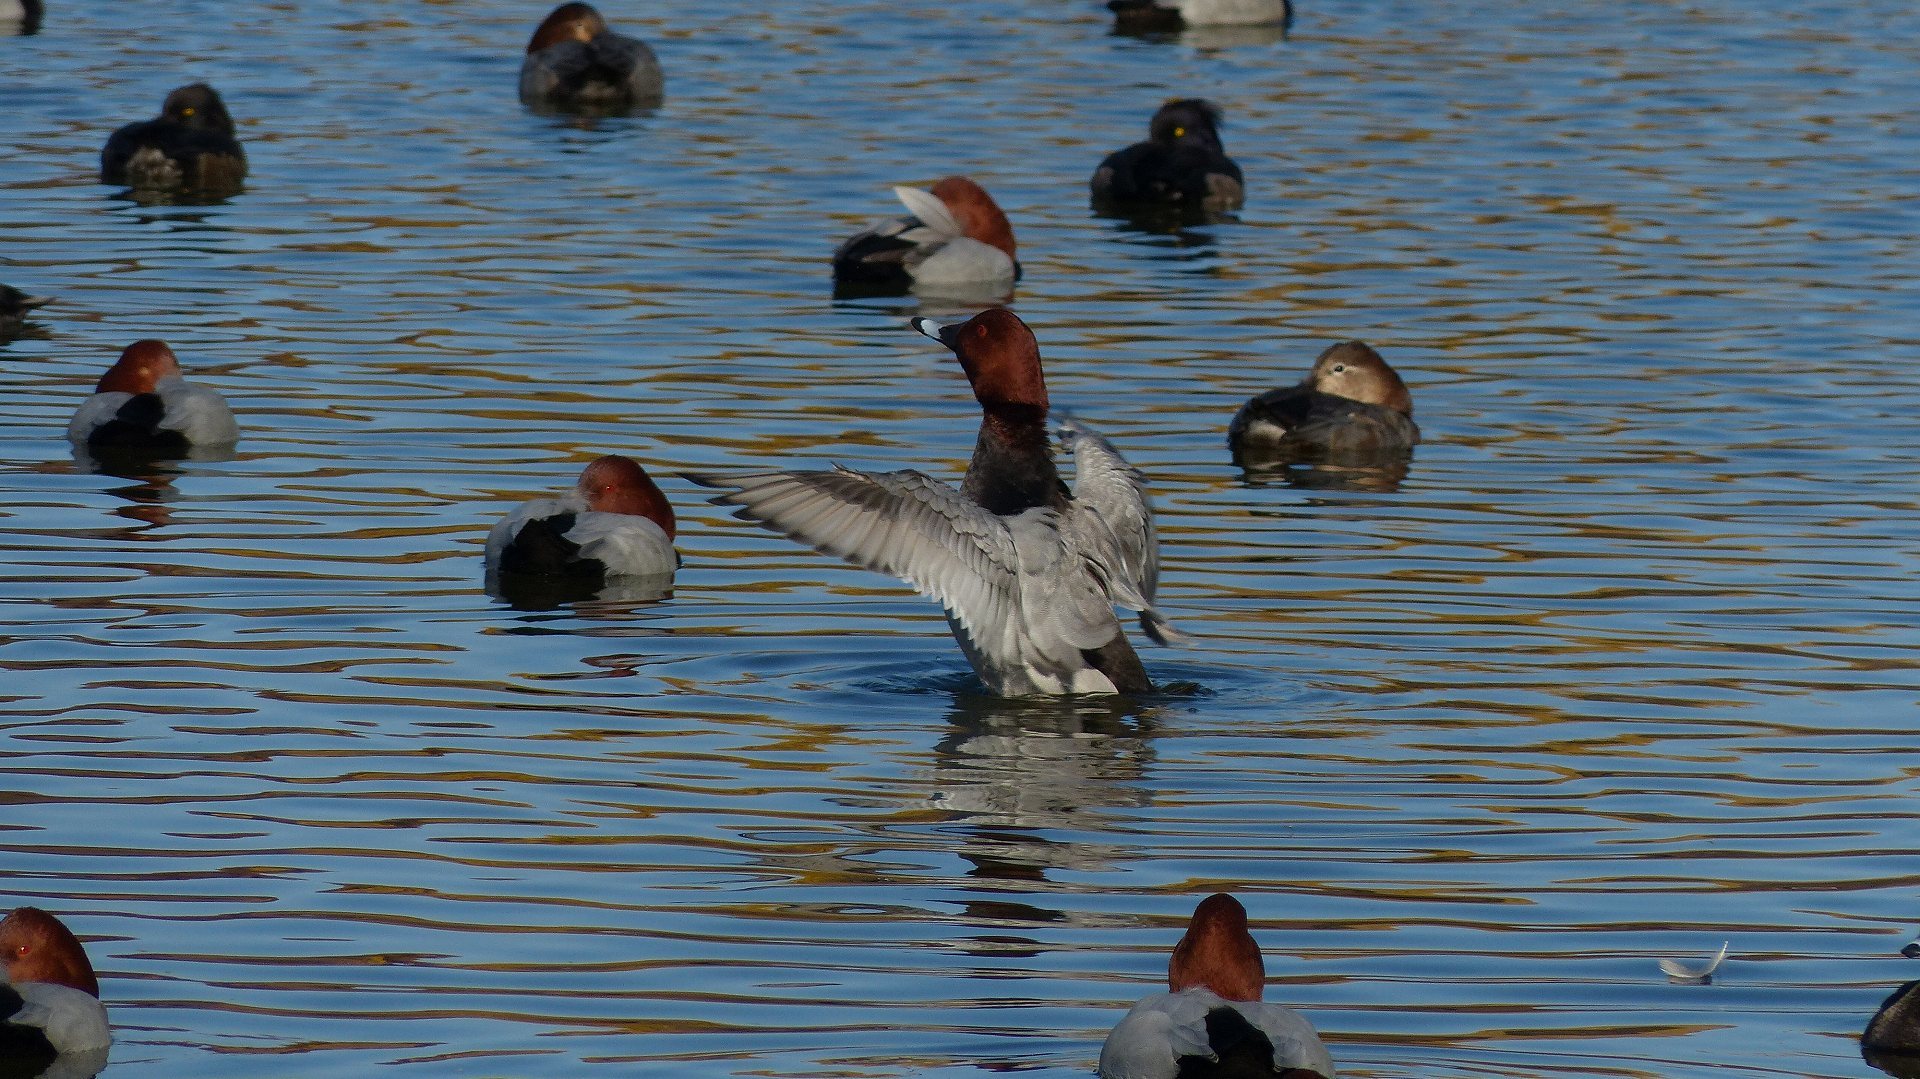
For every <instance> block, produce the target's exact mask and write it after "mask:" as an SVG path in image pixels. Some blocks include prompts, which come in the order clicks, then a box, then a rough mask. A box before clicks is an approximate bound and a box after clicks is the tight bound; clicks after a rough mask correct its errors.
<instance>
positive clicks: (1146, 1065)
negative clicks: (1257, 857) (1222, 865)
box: [1100, 892, 1337, 1079]
mask: <svg viewBox="0 0 1920 1079" xmlns="http://www.w3.org/2000/svg"><path fill="white" fill-rule="evenodd" d="M1266 977H1267V976H1266V968H1265V966H1264V965H1263V964H1262V962H1261V960H1260V946H1259V945H1258V944H1256V943H1255V942H1254V939H1253V934H1251V933H1249V932H1248V931H1247V909H1246V908H1245V907H1244V906H1241V904H1240V901H1239V900H1238V899H1235V898H1234V897H1233V896H1231V895H1228V894H1226V893H1225V892H1220V893H1216V894H1214V895H1210V896H1208V897H1207V898H1205V899H1203V900H1201V901H1200V903H1199V905H1198V906H1196V907H1195V908H1194V910H1193V917H1192V919H1190V920H1189V921H1188V923H1187V931H1186V934H1185V935H1184V936H1182V937H1181V938H1180V942H1179V943H1178V944H1176V945H1174V948H1173V958H1172V959H1171V961H1169V963H1168V964H1167V992H1165V993H1156V994H1154V995H1153V996H1150V997H1147V998H1146V999H1145V1000H1142V1001H1140V1002H1139V1003H1138V1004H1135V1005H1134V1006H1133V1007H1132V1008H1131V1009H1129V1010H1128V1012H1127V1014H1126V1017H1125V1018H1123V1019H1121V1020H1120V1022H1119V1023H1118V1024H1117V1025H1116V1026H1115V1027H1114V1028H1113V1031H1112V1033H1110V1034H1108V1035H1107V1040H1106V1043H1105V1044H1104V1045H1102V1046H1101V1047H1100V1075H1101V1076H1102V1079H1175V1077H1176V1076H1177V1077H1178V1079H1229V1077H1231V1079H1251V1077H1255V1076H1259V1077H1265V1079H1337V1076H1335V1074H1334V1070H1333V1057H1332V1056H1331V1055H1330V1054H1329V1053H1328V1052H1327V1047H1326V1045H1324V1044H1323V1043H1322V1042H1321V1041H1320V1035H1319V1034H1317V1033H1316V1032H1315V1031H1314V1029H1313V1024H1312V1023H1309V1022H1307V1020H1306V1019H1304V1018H1302V1017H1301V1016H1300V1015H1299V1014H1298V1013H1297V1012H1294V1011H1293V1010H1291V1009H1289V1008H1283V1007H1281V1006H1279V1005H1278V1004H1266V1003H1262V1002H1261V999H1260V998H1261V996H1262V995H1263V994H1264V993H1265V990H1266Z"/></svg>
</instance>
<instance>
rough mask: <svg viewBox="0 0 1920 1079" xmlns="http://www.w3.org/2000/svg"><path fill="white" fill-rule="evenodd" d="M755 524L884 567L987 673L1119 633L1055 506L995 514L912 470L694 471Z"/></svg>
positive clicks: (1069, 652)
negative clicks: (920, 597) (927, 603)
mask: <svg viewBox="0 0 1920 1079" xmlns="http://www.w3.org/2000/svg"><path fill="white" fill-rule="evenodd" d="M687 478H688V479H691V480H692V481H694V482H695V483H698V484H702V485H704V486H707V487H713V488H717V489H719V490H721V491H724V492H725V493H724V494H721V495H718V496H716V497H715V499H714V501H716V502H720V503H724V504H730V505H734V506H738V507H739V514H738V515H739V516H740V517H742V518H744V519H747V520H752V521H758V522H760V523H762V524H765V525H767V526H768V527H770V528H772V529H774V530H775V531H777V532H781V533H784V534H785V535H788V536H791V537H793V538H794V539H797V540H799V541H800V542H802V543H805V544H807V545H809V546H811V547H813V548H815V549H817V550H820V551H823V552H826V553H828V554H832V555H837V556H838V557H841V558H844V559H846V560H847V561H849V562H852V563H853V564H855V565H858V566H863V567H865V568H867V569H872V570H878V571H880V572H882V573H887V574H891V575H893V576H895V577H898V578H900V579H902V580H904V581H906V582H907V583H908V584H911V585H912V586H914V588H916V589H918V590H919V591H921V592H922V593H924V594H926V595H928V596H931V597H933V598H934V599H936V600H938V601H939V602H940V605H941V606H943V607H945V608H946V609H947V613H948V615H949V616H950V617H951V619H952V620H953V623H954V626H955V628H956V631H957V632H959V633H960V634H961V635H962V640H961V643H962V644H963V646H965V647H966V648H967V649H968V650H969V652H971V653H976V656H975V663H976V666H983V667H984V670H986V671H993V672H999V671H1007V670H1014V669H1027V670H1040V671H1056V670H1067V671H1071V670H1076V669H1079V668H1081V667H1084V666H1085V660H1084V659H1083V658H1082V657H1081V656H1080V651H1081V650H1082V649H1090V648H1098V647H1100V646H1101V645H1103V644H1105V643H1106V642H1107V641H1109V640H1111V639H1112V638H1113V636H1114V634H1115V633H1116V632H1117V631H1118V627H1117V626H1116V625H1115V623H1114V619H1113V609H1112V606H1111V604H1110V602H1109V601H1108V599H1107V596H1106V595H1105V593H1104V591H1103V590H1102V589H1101V587H1100V582H1099V581H1098V580H1097V579H1096V578H1095V576H1094V575H1093V574H1092V573H1091V572H1089V567H1088V566H1087V564H1086V562H1085V560H1084V559H1083V558H1082V557H1081V556H1080V554H1079V553H1078V552H1077V551H1076V550H1074V549H1073V546H1072V544H1071V542H1070V540H1068V539H1067V538H1066V537H1064V536H1063V535H1062V534H1061V520H1060V516H1059V514H1057V513H1056V512H1054V511H1053V510H1050V509H1045V508H1035V509H1030V510H1027V511H1026V512H1024V513H1021V514H1019V515H1017V516H1013V517H1000V516H997V515H995V514H993V513H989V512H988V511H987V510H985V509H982V508H981V507H980V506H978V505H975V504H974V503H973V502H971V501H969V500H968V499H967V498H966V497H965V496H964V495H962V494H961V493H960V492H958V491H956V490H954V489H953V488H952V487H950V486H948V485H947V484H944V483H941V482H940V481H938V480H935V479H933V478H932V477H930V476H928V475H926V474H925V473H922V472H917V471H913V470H903V471H899V472H858V471H854V470H852V469H848V468H838V467H836V468H834V469H832V470H830V471H806V472H760V473H754V474H751V475H745V476H728V477H722V476H705V475H689V476H688V477H687Z"/></svg>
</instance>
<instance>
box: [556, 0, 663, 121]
mask: <svg viewBox="0 0 1920 1079" xmlns="http://www.w3.org/2000/svg"><path fill="white" fill-rule="evenodd" d="M665 93H666V79H665V76H663V75H662V74H661V73H660V61H659V60H658V59H656V58H655V57H654V55H653V50H652V49H650V48H648V47H647V43H646V42H644V41H641V40H640V39H638V38H631V37H628V36H626V35H625V34H618V33H615V32H613V31H612V30H610V29H608V28H607V20H606V19H605V18H604V17H602V16H601V14H600V12H598V11H596V10H594V8H593V6H592V5H591V4H561V5H560V6H559V7H557V8H554V9H553V11H552V12H550V13H549V14H548V15H547V17H546V19H545V20H544V21H542V22H541V23H540V26H539V27H538V28H537V29H535V30H534V32H533V37H532V39H530V40H529V41H528V42H527V55H526V59H524V60H522V61H521V62H520V100H521V101H523V102H525V103H526V104H527V105H529V106H531V107H534V108H553V109H560V110H588V111H610V112H617V111H621V110H625V109H632V108H636V107H642V106H649V105H657V104H659V103H660V101H661V99H662V97H663V96H664V95H665Z"/></svg>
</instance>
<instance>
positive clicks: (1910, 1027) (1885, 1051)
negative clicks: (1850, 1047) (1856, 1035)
mask: <svg viewBox="0 0 1920 1079" xmlns="http://www.w3.org/2000/svg"><path fill="white" fill-rule="evenodd" d="M1860 1053H1861V1055H1862V1056H1864V1057H1865V1058H1866V1060H1867V1063H1869V1064H1872V1065H1873V1066H1874V1067H1876V1068H1879V1069H1880V1070H1881V1071H1884V1072H1886V1073H1888V1074H1889V1075H1896V1076H1920V981H1915V982H1908V983H1907V984H1905V985H1903V986H1901V987H1900V988H1898V989H1895V990H1894V991H1893V994H1892V995H1891V996H1889V997H1887V999H1886V1001H1885V1003H1883V1004H1881V1005H1880V1010H1879V1011H1877V1012H1875V1013H1874V1014H1873V1018H1872V1019H1870V1020H1868V1021H1867V1029H1866V1030H1865V1031H1864V1032H1862V1033H1861V1035H1860Z"/></svg>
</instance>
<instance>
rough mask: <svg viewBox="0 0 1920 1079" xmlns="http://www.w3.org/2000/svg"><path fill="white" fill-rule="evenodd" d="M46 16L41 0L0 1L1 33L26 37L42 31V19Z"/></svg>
mask: <svg viewBox="0 0 1920 1079" xmlns="http://www.w3.org/2000/svg"><path fill="white" fill-rule="evenodd" d="M45 14H46V6H45V5H44V4H43V3H41V0H0V33H8V34H19V35H20V36H22V37H25V36H26V35H28V34H31V33H33V32H35V31H36V30H39V29H40V18H41V16H43V15H45Z"/></svg>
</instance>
